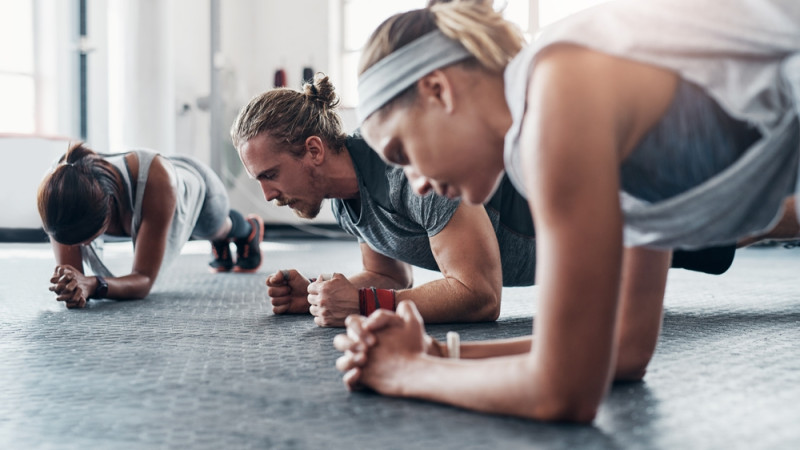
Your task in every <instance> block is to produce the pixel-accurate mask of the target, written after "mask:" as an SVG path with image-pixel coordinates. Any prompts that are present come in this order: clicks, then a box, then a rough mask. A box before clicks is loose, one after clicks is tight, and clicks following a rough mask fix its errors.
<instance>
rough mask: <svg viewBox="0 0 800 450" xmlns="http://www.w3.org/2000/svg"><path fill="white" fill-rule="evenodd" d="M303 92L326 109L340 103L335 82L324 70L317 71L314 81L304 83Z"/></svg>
mask: <svg viewBox="0 0 800 450" xmlns="http://www.w3.org/2000/svg"><path fill="white" fill-rule="evenodd" d="M303 94H304V95H305V96H306V97H307V98H308V99H310V100H312V101H314V102H317V103H319V104H320V105H321V106H322V107H323V108H326V109H333V108H335V107H336V106H338V105H339V97H338V96H337V95H336V92H335V89H334V87H333V83H331V81H330V78H328V76H327V75H325V74H324V73H322V72H317V73H316V74H315V75H314V80H313V81H312V82H310V83H305V84H303Z"/></svg>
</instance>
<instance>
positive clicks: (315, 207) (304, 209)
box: [292, 201, 322, 219]
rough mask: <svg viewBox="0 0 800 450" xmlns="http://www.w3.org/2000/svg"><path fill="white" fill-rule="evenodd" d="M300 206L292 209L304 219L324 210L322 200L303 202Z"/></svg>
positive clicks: (313, 216) (315, 215)
mask: <svg viewBox="0 0 800 450" xmlns="http://www.w3.org/2000/svg"><path fill="white" fill-rule="evenodd" d="M299 206H300V207H299V208H292V211H294V213H295V214H296V215H297V217H300V218H302V219H313V218H315V217H317V215H319V212H320V210H322V202H321V201H320V202H316V203H314V204H311V205H309V204H302V205H299Z"/></svg>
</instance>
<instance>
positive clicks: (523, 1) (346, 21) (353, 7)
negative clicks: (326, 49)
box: [337, 0, 530, 107]
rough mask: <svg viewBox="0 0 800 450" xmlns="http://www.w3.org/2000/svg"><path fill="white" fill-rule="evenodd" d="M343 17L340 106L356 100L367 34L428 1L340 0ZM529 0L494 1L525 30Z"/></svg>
mask: <svg viewBox="0 0 800 450" xmlns="http://www.w3.org/2000/svg"><path fill="white" fill-rule="evenodd" d="M341 1H342V17H343V19H342V20H343V24H342V30H343V35H344V36H343V39H342V55H341V58H342V59H341V61H342V63H341V64H342V65H341V68H342V76H341V78H340V80H341V81H340V82H339V86H337V90H338V91H339V94H340V95H341V99H342V106H345V107H354V106H355V105H356V104H357V103H358V94H357V92H358V60H359V58H361V48H362V47H363V45H364V44H365V43H366V42H367V39H369V36H370V34H372V32H373V31H374V30H375V29H376V28H378V25H380V24H381V23H382V22H383V21H384V20H386V19H388V18H389V17H391V16H393V15H394V14H397V13H399V12H403V11H408V10H411V9H418V8H424V7H425V5H426V4H427V3H428V0H393V1H375V0H341ZM528 2H529V0H495V2H494V3H495V5H496V7H497V8H498V9H500V8H503V14H504V15H505V17H506V18H507V19H509V20H511V21H512V22H515V23H516V24H517V25H518V26H519V27H520V28H521V29H522V30H523V31H528V22H529V16H530V15H529V7H528Z"/></svg>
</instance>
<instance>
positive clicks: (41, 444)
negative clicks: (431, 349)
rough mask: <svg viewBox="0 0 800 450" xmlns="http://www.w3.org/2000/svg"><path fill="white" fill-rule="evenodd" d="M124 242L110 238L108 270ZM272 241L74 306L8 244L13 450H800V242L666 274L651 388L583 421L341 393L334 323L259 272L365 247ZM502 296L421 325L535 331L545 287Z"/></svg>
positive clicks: (41, 265) (5, 396)
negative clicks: (247, 271)
mask: <svg viewBox="0 0 800 450" xmlns="http://www.w3.org/2000/svg"><path fill="white" fill-rule="evenodd" d="M129 247H130V244H129V243H116V244H109V245H107V247H106V255H107V257H108V259H109V260H110V261H111V263H112V264H111V266H112V268H119V270H125V269H126V268H127V267H128V266H129V261H130V248H129ZM262 249H263V250H264V253H265V256H266V262H265V264H264V265H263V266H262V268H261V270H260V271H259V273H257V274H252V275H241V274H217V275H212V274H209V273H208V272H207V270H206V262H207V258H208V256H207V253H208V244H207V243H205V242H191V243H189V244H188V245H187V247H186V248H185V251H184V254H183V255H181V257H180V259H179V260H178V261H177V263H176V264H175V265H174V266H173V267H172V268H171V269H170V271H169V272H168V273H167V276H165V277H164V278H163V279H161V280H160V284H158V285H157V286H156V289H155V290H154V292H153V293H152V294H151V295H150V297H149V298H148V299H146V300H142V301H130V302H113V301H93V302H92V303H91V304H90V306H89V307H88V308H87V309H84V310H74V311H73V310H66V309H65V308H64V306H63V305H62V304H60V303H58V302H56V301H55V300H54V299H53V296H52V294H51V293H50V292H49V291H48V290H47V285H48V283H47V281H48V279H49V277H50V273H51V271H52V268H53V265H54V260H53V257H52V253H51V251H50V248H49V245H47V244H0V273H2V278H0V354H1V355H2V366H0V367H1V368H0V448H8V449H28V448H37V449H38V448H59V449H60V448H81V449H86V448H92V449H94V448H99V449H108V448H113V449H115V448H191V449H200V448H211V449H228V448H231V449H237V448H281V449H283V448H287V449H293V448H297V449H307V448H330V449H340V448H359V449H361V448H391V449H395V448H436V449H438V448H458V449H462V448H476V449H478V448H480V449H483V448H501V449H509V448H537V449H538V448H563V449H574V448H658V449H697V448H708V449H729V448H747V449H756V448H757V449H762V448H764V449H778V448H787V449H789V448H793V449H797V448H800V288H799V287H798V282H800V276H799V275H800V248H796V249H784V248H780V247H775V248H752V249H745V250H741V251H739V253H738V254H737V257H736V260H735V262H734V265H733V267H732V268H731V269H730V270H729V271H728V273H726V274H725V275H723V276H710V275H701V274H696V273H690V272H686V271H682V270H673V271H672V273H671V274H670V281H669V285H668V292H667V298H666V313H665V320H664V329H663V333H662V336H661V340H660V342H659V345H658V348H657V351H656V355H655V357H654V358H653V361H652V362H651V364H650V367H649V372H648V374H647V376H646V377H645V381H644V382H642V383H630V384H616V385H614V386H613V387H612V389H611V392H610V393H609V395H608V397H607V399H606V400H605V402H604V404H603V406H602V408H601V410H600V413H599V415H598V417H597V419H596V420H595V422H594V424H593V425H590V426H576V425H565V424H544V423H535V422H529V421H525V420H520V419H515V418H508V417H498V416H490V415H484V414H477V413H473V412H469V411H463V410H459V409H455V408H451V407H448V406H443V405H437V404H432V403H427V402H422V401H416V400H406V399H392V398H384V397H380V396H377V395H375V394H370V393H348V392H347V391H346V390H345V389H344V387H343V385H342V383H341V378H340V374H339V372H338V371H337V370H336V369H335V367H334V361H335V359H336V358H337V356H338V352H337V351H336V350H335V349H334V348H333V346H332V339H333V337H334V335H336V334H337V333H338V332H339V330H336V329H321V328H318V327H316V326H315V325H314V323H313V322H312V320H311V319H310V318H309V317H310V316H274V315H273V314H272V313H271V311H270V307H269V303H268V300H267V299H266V295H265V288H264V278H265V276H266V275H267V274H268V273H272V272H274V271H275V270H278V269H283V268H297V269H299V270H301V272H303V273H304V274H306V275H308V276H316V275H318V274H319V273H322V272H330V271H337V272H342V273H345V274H348V273H353V272H355V271H356V270H358V269H359V267H360V256H359V252H358V248H357V245H356V244H355V243H354V242H352V241H336V240H283V241H273V242H265V243H264V244H263V247H262ZM415 275H416V279H417V282H424V281H427V280H430V279H433V278H435V277H436V276H437V274H435V273H432V272H428V271H423V270H417V271H416V272H415ZM503 294H504V295H503V296H504V299H503V307H502V316H501V318H500V320H498V321H497V322H496V323H489V324H460V325H459V324H454V325H435V326H428V331H429V332H430V333H431V334H433V335H434V336H435V337H437V338H443V337H444V334H445V333H446V332H447V331H448V330H457V331H459V332H460V333H461V336H462V339H466V340H475V339H486V338H499V337H512V336H518V335H523V334H527V333H530V330H531V324H532V315H533V314H534V313H535V308H536V301H535V298H536V296H537V291H536V288H514V289H506V290H505V291H504V293H503ZM487 382H491V381H490V380H487Z"/></svg>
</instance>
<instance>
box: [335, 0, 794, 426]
mask: <svg viewBox="0 0 800 450" xmlns="http://www.w3.org/2000/svg"><path fill="white" fill-rule="evenodd" d="M491 3H492V2H490V1H454V2H452V3H447V4H439V5H434V6H432V7H430V8H429V9H423V10H415V11H410V12H407V13H404V14H400V15H397V16H394V17H392V18H390V19H388V20H387V21H386V22H385V23H383V24H382V25H381V26H380V27H379V28H378V29H377V30H376V31H375V33H374V34H373V35H372V37H371V38H370V40H369V43H368V44H367V47H366V49H365V52H364V54H363V57H362V64H361V74H360V78H359V108H358V113H359V118H360V121H361V123H362V131H363V134H364V136H365V138H366V140H367V142H368V143H369V144H370V145H371V146H372V147H373V148H374V149H375V150H376V151H377V152H378V153H379V154H380V155H381V156H382V157H383V158H384V159H385V160H387V161H388V162H390V163H393V164H396V165H400V166H403V167H404V168H405V171H406V175H407V176H408V178H409V180H410V181H411V183H412V184H413V185H414V186H415V187H416V188H417V192H418V193H420V194H424V193H425V192H428V191H436V192H437V193H439V194H442V195H446V196H448V197H453V198H455V197H460V198H462V199H463V200H465V201H466V202H468V203H475V204H479V203H481V202H483V201H485V200H486V199H487V198H489V197H490V196H491V194H492V192H493V190H494V188H495V186H496V185H497V182H498V180H499V179H500V178H501V176H502V175H503V174H504V173H507V174H508V176H509V177H510V178H511V180H512V182H514V184H515V186H516V187H517V189H518V190H519V191H520V192H521V193H522V194H523V195H525V196H526V197H527V198H528V201H529V204H530V208H531V212H532V217H533V220H534V224H535V227H536V230H537V249H536V251H537V254H536V255H537V261H538V263H537V265H536V270H537V273H536V280H537V282H538V283H539V296H540V297H539V298H540V303H539V308H538V313H537V316H536V326H535V328H534V330H533V337H532V338H523V339H516V340H511V341H502V342H486V343H474V344H463V345H459V343H458V342H457V340H456V339H453V340H451V341H450V342H449V344H450V345H448V346H444V345H442V346H440V347H441V348H442V353H443V354H444V355H449V356H451V358H437V357H432V356H430V355H428V354H425V353H424V352H423V349H424V348H425V345H426V342H427V341H429V338H428V337H427V336H425V334H424V327H423V324H422V320H421V319H420V317H419V314H418V313H417V311H416V308H415V307H414V305H413V303H411V302H403V303H401V304H400V305H399V306H398V308H397V313H396V314H393V313H390V312H385V311H378V312H377V313H375V314H373V315H371V316H370V317H369V318H367V319H365V318H364V317H361V316H351V317H350V318H348V333H347V334H345V335H340V336H337V337H336V339H335V341H334V344H335V346H336V347H337V348H338V349H340V350H342V351H343V352H344V355H343V356H342V357H340V358H339V360H338V361H337V366H338V368H339V369H340V370H342V371H344V372H345V377H344V380H345V382H346V384H347V385H348V386H349V387H351V388H352V387H357V386H368V387H370V388H372V389H375V390H376V391H378V392H380V393H383V394H386V395H393V396H407V397H418V398H423V399H428V400H432V401H438V402H444V403H449V404H453V405H457V406H461V407H464V408H469V409H474V410H479V411H485V412H491V413H498V414H511V415H517V416H522V417H528V418H532V419H541V420H569V421H577V422H589V421H591V420H592V419H593V418H594V417H595V414H596V413H597V410H598V407H599V405H600V403H601V401H602V399H603V397H604V395H605V393H606V391H607V390H608V388H609V385H610V382H611V381H612V380H614V379H625V380H638V379H641V378H642V377H643V376H644V373H645V370H646V368H647V365H648V363H649V361H650V358H651V356H652V354H653V351H654V349H655V346H656V341H657V337H658V334H659V329H660V324H661V317H662V309H663V297H664V288H665V284H666V274H667V269H668V267H669V264H670V257H671V249H673V248H697V247H700V246H704V245H714V244H724V243H726V242H727V243H729V242H737V241H739V240H740V239H747V238H748V237H751V236H754V235H758V234H760V233H763V232H764V230H768V229H770V228H772V227H773V226H774V225H775V224H776V223H777V222H778V221H779V220H780V217H781V214H782V212H783V211H784V210H789V211H791V212H792V215H790V216H789V218H791V219H792V220H791V222H793V224H792V226H791V227H789V229H790V230H793V231H792V232H793V233H795V235H796V233H797V224H796V220H795V219H796V213H795V212H794V209H793V208H794V199H793V198H792V195H793V194H794V193H796V192H797V191H798V186H797V179H798V155H800V151H799V150H798V148H799V145H800V144H799V142H800V139H799V137H800V126H798V108H800V4H798V3H797V2H796V1H794V0H774V1H748V0H737V1H731V0H724V1H723V0H704V1H700V0H650V1H647V2H642V1H639V0H632V1H628V0H623V1H612V2H609V3H605V4H603V5H601V6H598V7H595V8H592V9H590V10H587V11H585V12H583V13H580V14H577V15H574V16H572V17H570V18H568V19H566V20H564V21H562V22H559V23H558V24H556V25H554V26H553V27H552V28H550V29H546V30H544V32H543V33H542V35H541V37H540V38H538V39H537V41H536V42H534V43H533V44H532V45H530V46H527V47H522V46H521V41H520V39H519V37H518V34H517V32H516V31H515V30H514V29H513V27H512V26H511V25H510V24H509V23H507V22H506V21H504V20H503V19H502V17H501V16H500V15H499V14H498V13H496V12H494V11H493V10H492V7H491ZM459 355H460V357H461V358H460V359H456V358H452V356H459ZM468 358H481V359H479V360H472V359H468Z"/></svg>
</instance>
